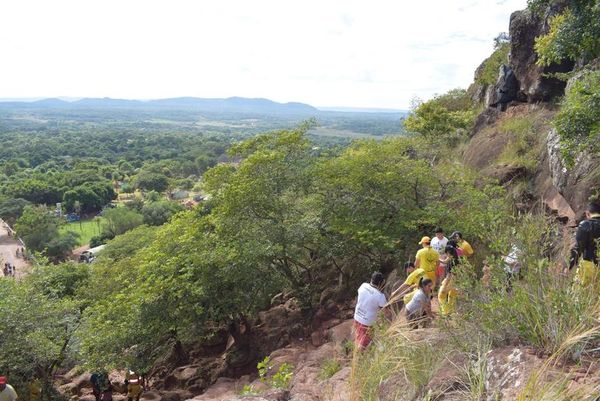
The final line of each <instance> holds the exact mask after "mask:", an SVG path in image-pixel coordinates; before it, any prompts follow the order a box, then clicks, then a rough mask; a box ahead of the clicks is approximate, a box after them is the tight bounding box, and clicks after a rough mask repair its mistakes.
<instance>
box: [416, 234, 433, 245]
mask: <svg viewBox="0 0 600 401" xmlns="http://www.w3.org/2000/svg"><path fill="white" fill-rule="evenodd" d="M425 243H427V244H429V243H431V238H429V237H427V236H426V237H423V238H421V242H419V244H425Z"/></svg>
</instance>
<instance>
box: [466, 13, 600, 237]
mask: <svg viewBox="0 0 600 401" xmlns="http://www.w3.org/2000/svg"><path fill="white" fill-rule="evenodd" d="M564 7H565V2H562V1H558V2H553V4H552V5H551V6H549V7H548V8H547V9H546V10H545V12H544V13H543V14H542V15H535V14H533V13H532V12H530V11H529V10H523V11H516V12H514V13H513V14H512V15H511V19H510V37H511V39H510V53H509V68H510V70H511V71H512V72H513V73H514V76H515V78H516V80H517V86H518V91H517V92H516V93H515V94H514V97H511V98H510V99H505V100H510V102H509V103H508V106H509V109H508V111H507V112H506V113H502V112H500V111H499V110H496V109H495V108H491V106H495V105H496V103H497V102H498V101H499V99H500V98H499V96H500V92H501V91H502V90H503V89H505V88H506V87H507V85H506V83H505V81H506V79H505V77H506V73H507V69H506V68H504V66H503V68H501V70H500V72H499V77H498V83H497V84H496V85H495V86H488V87H485V86H481V85H473V86H472V87H471V93H472V94H473V97H474V99H476V100H478V101H481V102H483V104H484V105H485V107H486V109H485V110H484V111H483V112H482V113H481V115H480V116H479V117H478V119H477V122H476V124H475V128H474V130H473V131H472V133H471V140H470V144H469V146H468V149H467V151H466V152H465V155H464V160H465V162H466V164H467V165H470V166H471V167H474V168H477V169H479V170H482V171H483V172H484V174H486V175H488V176H490V177H492V178H496V179H498V180H499V181H500V183H501V184H508V185H510V184H511V183H513V182H514V179H515V178H525V179H528V180H529V181H530V184H531V185H530V192H531V194H530V195H531V196H530V199H529V202H530V203H532V204H533V203H536V202H539V201H541V202H543V203H544V204H545V206H546V208H547V210H548V211H549V212H551V213H554V214H555V215H556V216H557V217H558V219H559V220H561V221H563V222H564V223H567V224H568V225H571V226H572V225H575V223H576V221H577V220H578V219H580V217H581V215H582V212H583V210H584V208H585V205H586V202H587V199H588V198H589V196H590V195H591V194H592V191H593V190H594V188H597V187H598V183H599V182H600V160H599V158H598V155H594V154H589V153H584V154H581V155H579V157H578V158H577V160H576V163H575V166H574V167H572V168H569V167H568V166H567V165H566V164H565V162H564V160H563V159H562V157H561V153H560V143H559V137H558V134H557V133H556V131H555V130H554V129H553V128H552V125H551V120H552V117H553V116H554V114H555V112H556V106H555V105H553V104H551V103H550V102H551V101H553V100H555V99H556V98H558V97H560V96H562V95H563V94H564V93H565V88H566V87H569V86H570V85H572V83H573V82H574V81H576V80H577V79H579V78H580V75H581V74H579V73H575V74H574V76H573V77H572V78H571V79H570V80H569V81H568V82H564V81H561V80H558V79H556V78H554V77H552V74H553V73H556V72H561V73H564V72H570V71H572V70H573V68H574V65H575V63H574V62H572V61H566V62H564V63H561V64H553V65H550V66H548V67H541V66H539V65H537V64H536V62H537V60H538V58H537V55H536V52H535V49H534V44H535V38H536V37H537V36H539V35H543V34H545V33H547V32H548V29H549V21H550V19H551V18H552V17H553V16H554V15H556V14H558V13H560V12H562V11H563V10H564ZM587 68H588V69H589V68H591V69H599V68H600V61H598V60H596V61H594V62H592V63H590V64H589V65H588V66H587ZM481 69H482V67H481V66H480V67H479V68H478V69H477V70H476V72H475V77H476V79H477V77H478V76H479V75H480V74H481ZM511 118H531V119H534V120H536V121H537V122H536V124H535V130H536V134H537V136H538V138H537V142H538V143H539V145H540V152H539V153H538V154H537V155H536V157H537V158H538V160H539V163H538V164H537V167H536V169H535V171H526V170H523V169H522V168H520V166H518V165H514V164H513V165H511V164H510V163H508V164H507V163H501V162H499V160H498V159H499V157H500V155H501V154H502V153H503V152H504V151H505V149H506V146H507V144H508V143H509V142H510V137H511V133H510V132H506V131H505V130H504V131H503V130H502V129H501V127H502V123H503V122H504V121H506V120H507V119H511Z"/></svg>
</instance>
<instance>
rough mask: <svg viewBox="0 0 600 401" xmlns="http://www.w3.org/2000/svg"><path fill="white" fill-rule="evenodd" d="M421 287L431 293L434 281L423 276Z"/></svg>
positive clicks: (420, 281) (420, 282)
mask: <svg viewBox="0 0 600 401" xmlns="http://www.w3.org/2000/svg"><path fill="white" fill-rule="evenodd" d="M419 288H420V289H422V290H423V291H425V293H426V294H431V291H433V281H431V280H430V279H428V278H425V277H421V279H420V280H419Z"/></svg>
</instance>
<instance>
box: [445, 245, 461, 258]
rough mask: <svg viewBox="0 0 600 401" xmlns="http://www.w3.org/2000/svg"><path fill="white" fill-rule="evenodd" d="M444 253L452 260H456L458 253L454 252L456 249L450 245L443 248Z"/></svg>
mask: <svg viewBox="0 0 600 401" xmlns="http://www.w3.org/2000/svg"><path fill="white" fill-rule="evenodd" d="M444 253H445V254H446V255H448V256H452V257H453V258H458V253H457V252H456V247H455V246H452V245H446V247H445V248H444Z"/></svg>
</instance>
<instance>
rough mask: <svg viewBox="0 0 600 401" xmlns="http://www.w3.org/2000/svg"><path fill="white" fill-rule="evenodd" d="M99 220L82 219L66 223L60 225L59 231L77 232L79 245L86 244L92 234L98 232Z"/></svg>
mask: <svg viewBox="0 0 600 401" xmlns="http://www.w3.org/2000/svg"><path fill="white" fill-rule="evenodd" d="M100 222H101V220H82V221H81V222H79V221H75V222H72V223H68V224H67V225H65V226H63V227H61V231H74V232H76V233H77V234H79V243H78V245H79V246H82V245H87V244H89V243H90V239H92V237H93V236H95V235H98V234H100Z"/></svg>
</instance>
